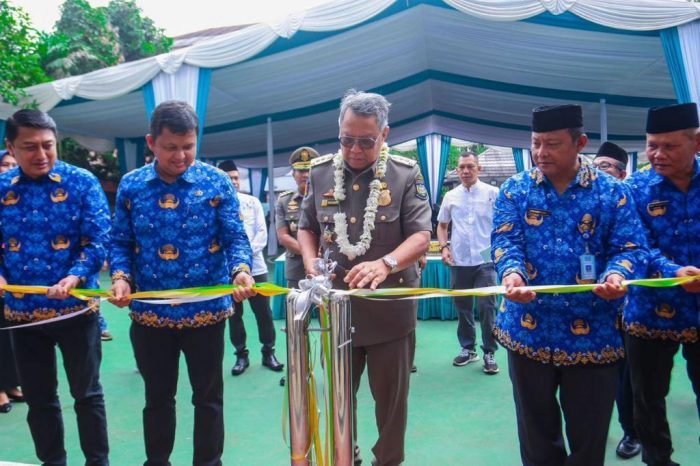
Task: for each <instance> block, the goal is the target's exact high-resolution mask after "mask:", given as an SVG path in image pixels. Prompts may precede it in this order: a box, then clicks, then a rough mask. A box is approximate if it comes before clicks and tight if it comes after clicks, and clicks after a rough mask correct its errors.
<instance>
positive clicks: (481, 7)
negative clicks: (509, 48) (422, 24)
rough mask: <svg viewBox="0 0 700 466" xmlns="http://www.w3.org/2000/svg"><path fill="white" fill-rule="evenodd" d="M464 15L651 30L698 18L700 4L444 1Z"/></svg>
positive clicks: (679, 0)
mask: <svg viewBox="0 0 700 466" xmlns="http://www.w3.org/2000/svg"><path fill="white" fill-rule="evenodd" d="M444 2H445V3H447V4H448V5H450V6H451V7H453V8H455V9H457V10H459V11H462V12H464V13H467V14H470V15H472V16H476V17H479V18H484V19H489V20H492V21H517V20H521V19H526V18H530V17H532V16H536V15H539V14H540V13H544V12H545V11H548V12H550V13H552V14H554V15H560V14H562V13H565V12H567V11H570V12H571V13H573V14H575V15H577V16H580V17H581V18H583V19H586V20H588V21H591V22H592V23H596V24H600V25H603V26H608V27H612V28H616V29H627V30H632V31H650V30H655V29H665V28H669V27H673V26H678V25H679V24H683V23H686V22H688V21H693V20H695V19H698V18H700V5H698V4H693V3H690V2H687V1H684V0H634V1H621V0H503V1H497V2H496V1H493V0H444Z"/></svg>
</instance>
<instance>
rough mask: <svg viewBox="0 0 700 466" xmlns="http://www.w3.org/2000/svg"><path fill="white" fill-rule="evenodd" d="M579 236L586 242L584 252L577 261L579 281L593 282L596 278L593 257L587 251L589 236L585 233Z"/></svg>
mask: <svg viewBox="0 0 700 466" xmlns="http://www.w3.org/2000/svg"><path fill="white" fill-rule="evenodd" d="M581 236H583V239H584V240H586V252H585V253H584V254H581V256H580V257H579V261H580V262H581V272H580V275H579V276H580V277H581V280H595V279H596V278H598V275H597V274H596V270H595V256H594V255H593V254H591V251H590V250H589V249H588V240H589V238H590V237H591V234H590V233H589V232H587V231H586V232H584V233H583V234H582V235H581Z"/></svg>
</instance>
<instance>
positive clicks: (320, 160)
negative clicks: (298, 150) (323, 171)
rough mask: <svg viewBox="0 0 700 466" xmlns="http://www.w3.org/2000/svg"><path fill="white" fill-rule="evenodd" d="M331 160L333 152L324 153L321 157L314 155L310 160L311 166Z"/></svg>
mask: <svg viewBox="0 0 700 466" xmlns="http://www.w3.org/2000/svg"><path fill="white" fill-rule="evenodd" d="M331 160H333V154H326V155H323V156H321V157H316V158H315V159H312V160H311V166H312V167H315V166H316V165H321V164H322V163H326V162H330V161H331Z"/></svg>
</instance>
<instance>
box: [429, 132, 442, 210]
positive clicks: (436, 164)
mask: <svg viewBox="0 0 700 466" xmlns="http://www.w3.org/2000/svg"><path fill="white" fill-rule="evenodd" d="M425 148H426V152H427V156H428V158H427V166H428V173H427V176H428V180H430V182H429V184H430V199H431V202H433V203H436V202H437V199H438V193H439V192H440V189H441V188H442V180H441V179H439V177H440V167H441V166H442V159H441V157H440V155H441V148H442V136H441V135H439V134H429V135H428V136H426V137H425Z"/></svg>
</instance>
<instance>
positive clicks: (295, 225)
mask: <svg viewBox="0 0 700 466" xmlns="http://www.w3.org/2000/svg"><path fill="white" fill-rule="evenodd" d="M303 198H304V196H302V195H301V193H300V192H299V190H294V191H285V192H283V193H282V194H280V196H279V197H278V198H277V204H275V225H277V228H281V227H287V228H288V229H289V234H291V235H292V238H294V239H296V237H297V231H298V230H299V215H300V213H301V201H302V199H303ZM284 275H285V278H286V279H287V280H297V281H298V280H303V279H304V277H305V276H306V272H305V271H304V262H303V261H302V259H301V256H299V255H297V254H294V253H293V252H292V251H287V253H286V258H285V262H284Z"/></svg>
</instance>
